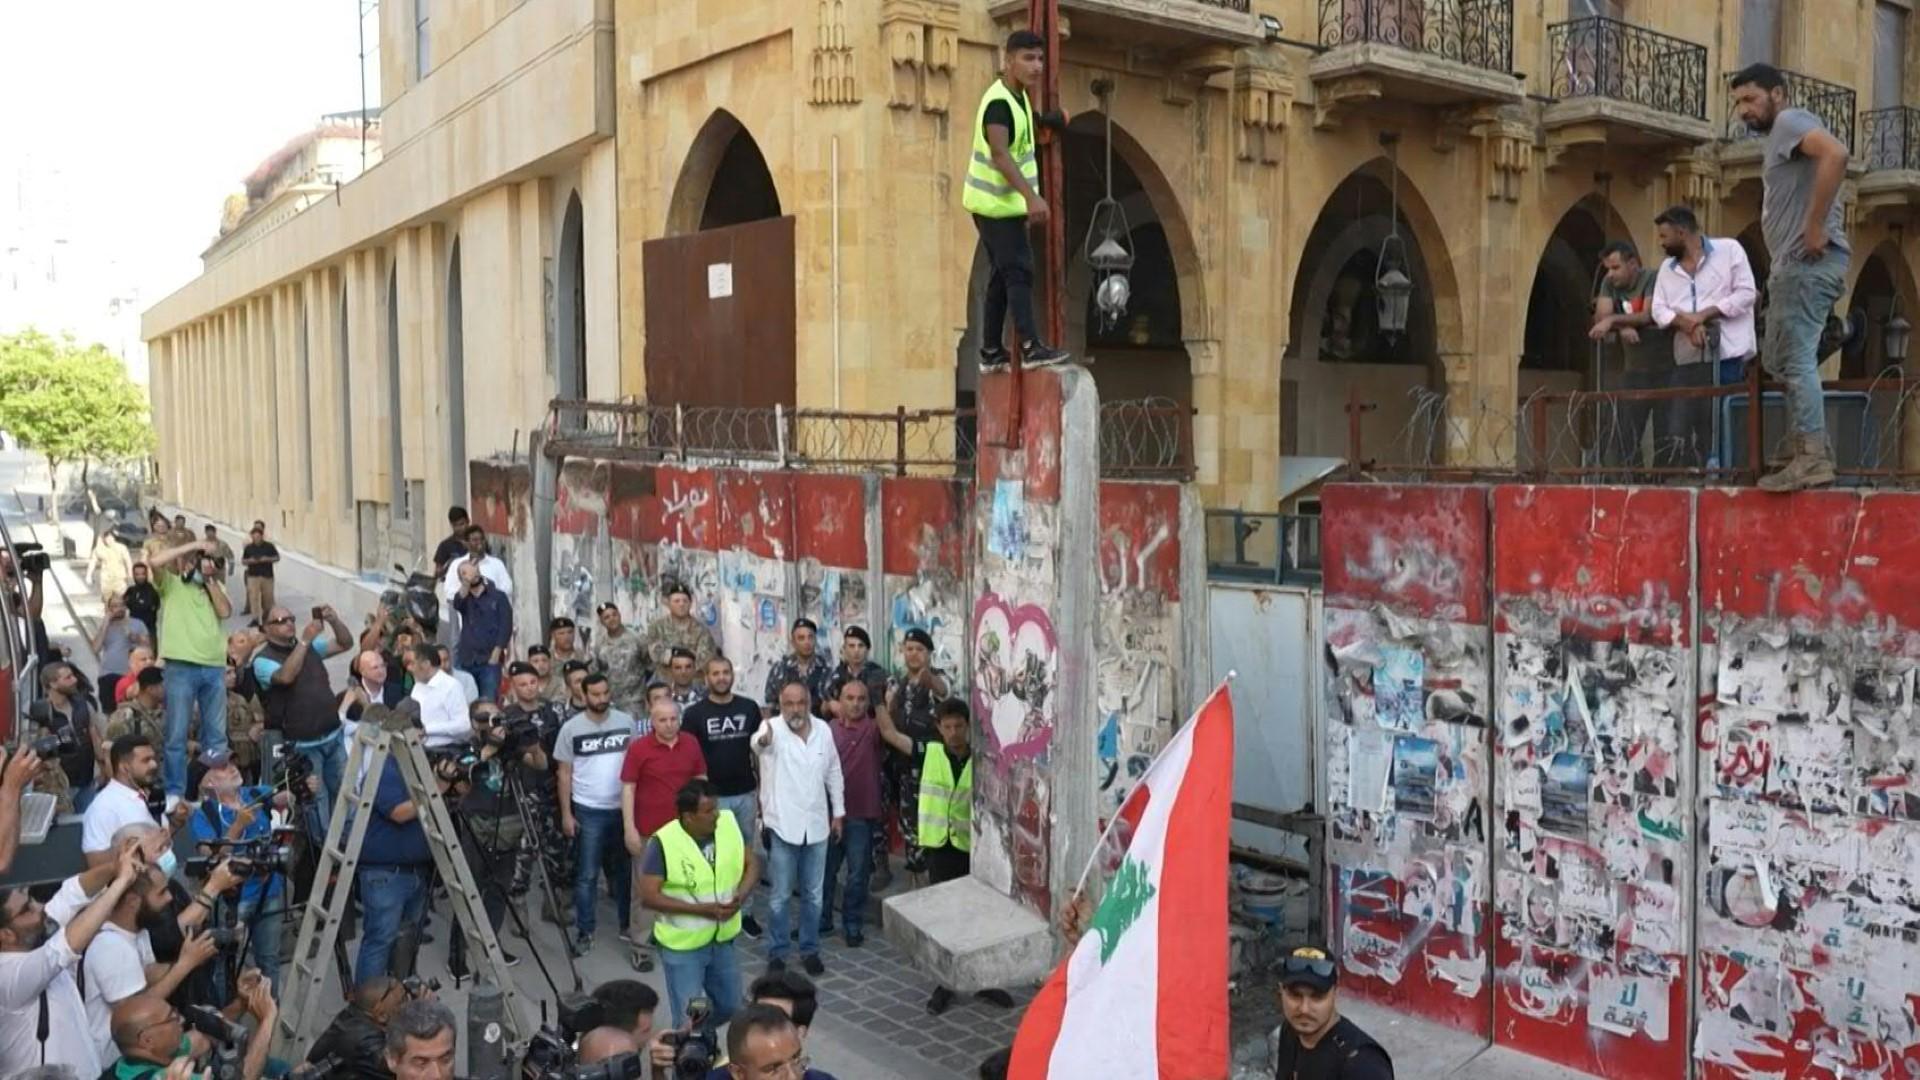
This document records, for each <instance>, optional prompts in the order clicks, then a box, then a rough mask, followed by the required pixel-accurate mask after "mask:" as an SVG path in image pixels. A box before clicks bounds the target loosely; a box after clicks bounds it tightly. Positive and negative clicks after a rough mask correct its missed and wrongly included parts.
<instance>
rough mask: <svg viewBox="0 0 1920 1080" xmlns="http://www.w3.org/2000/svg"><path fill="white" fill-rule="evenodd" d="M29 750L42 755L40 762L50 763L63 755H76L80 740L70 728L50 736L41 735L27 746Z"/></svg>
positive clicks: (62, 729) (59, 730)
mask: <svg viewBox="0 0 1920 1080" xmlns="http://www.w3.org/2000/svg"><path fill="white" fill-rule="evenodd" d="M27 746H28V748H29V749H31V750H32V751H33V752H34V753H36V754H38V755H40V760H42V761H48V760H51V759H53V758H56V757H59V756H61V755H63V754H71V753H75V752H77V751H78V750H79V749H80V739H79V738H78V737H77V736H75V735H74V733H73V731H72V730H71V729H69V728H59V729H58V730H55V731H52V732H50V733H49V734H46V735H41V736H39V737H38V738H36V739H34V740H33V741H32V742H30V743H28V744H27Z"/></svg>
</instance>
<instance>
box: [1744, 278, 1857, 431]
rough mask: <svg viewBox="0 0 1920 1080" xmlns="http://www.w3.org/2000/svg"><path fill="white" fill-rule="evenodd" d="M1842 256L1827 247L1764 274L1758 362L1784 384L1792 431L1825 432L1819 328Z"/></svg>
mask: <svg viewBox="0 0 1920 1080" xmlns="http://www.w3.org/2000/svg"><path fill="white" fill-rule="evenodd" d="M1846 280H1847V257H1846V256H1844V255H1841V254H1838V253H1837V252H1835V251H1833V250H1832V249H1831V248H1829V249H1828V251H1827V254H1826V257H1825V258H1822V259H1820V260H1819V261H1817V262H1801V261H1799V260H1796V259H1792V258H1788V259H1785V260H1782V261H1781V262H1780V263H1779V264H1778V265H1776V266H1775V267H1774V268H1773V273H1772V275H1771V276H1769V277H1768V278H1767V340H1766V343H1765V344H1764V345H1763V346H1761V349H1760V360H1761V362H1762V363H1763V364H1764V365H1765V367H1766V369H1767V373H1768V374H1770V375H1772V376H1773V377H1774V378H1776V379H1779V380H1780V381H1781V382H1782V383H1784V384H1785V385H1786V388H1787V420H1788V422H1789V424H1790V425H1791V426H1792V428H1793V433H1794V434H1795V435H1825V434H1826V431H1827V406H1826V398H1825V395H1824V394H1823V393H1822V392H1821V389H1820V358H1819V357H1818V356H1815V355H1814V353H1815V352H1817V351H1818V350H1819V347H1820V331H1821V330H1822V329H1823V328H1824V327H1825V326H1826V325H1827V316H1828V315H1829V314H1831V313H1832V311H1833V305H1834V304H1835V303H1837V302H1839V300H1840V293H1841V291H1842V290H1843V289H1845V288H1846Z"/></svg>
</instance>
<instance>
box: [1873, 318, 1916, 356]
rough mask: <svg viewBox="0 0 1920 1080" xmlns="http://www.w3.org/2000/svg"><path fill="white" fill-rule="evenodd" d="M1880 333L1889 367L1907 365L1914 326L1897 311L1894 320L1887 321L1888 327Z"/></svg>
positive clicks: (1881, 343)
mask: <svg viewBox="0 0 1920 1080" xmlns="http://www.w3.org/2000/svg"><path fill="white" fill-rule="evenodd" d="M1880 333H1881V340H1880V345H1881V348H1882V349H1884V350H1885V351H1886V354H1887V355H1886V361H1887V364H1888V366H1893V365H1897V364H1905V363H1906V362H1907V346H1908V345H1909V344H1911V343H1912V340H1913V324H1912V323H1910V322H1908V321H1907V317H1906V316H1904V315H1902V314H1900V313H1899V312H1897V311H1896V312H1894V313H1893V318H1891V319H1888V320H1887V325H1886V327H1885V328H1884V329H1883V330H1882V331H1881V332H1880Z"/></svg>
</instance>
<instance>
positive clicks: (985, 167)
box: [960, 30, 1067, 371]
mask: <svg viewBox="0 0 1920 1080" xmlns="http://www.w3.org/2000/svg"><path fill="white" fill-rule="evenodd" d="M1046 68H1047V49H1046V42H1045V41H1042V40H1041V38H1040V35H1039V34H1036V33H1034V32H1033V31H1031V30H1016V31H1014V32H1013V34H1012V35H1011V36H1009V37H1008V38H1007V53H1006V63H1005V65H1004V66H1003V68H1002V69H1001V72H1000V77H999V78H997V79H995V80H993V82H992V83H991V84H990V85H989V86H988V87H987V92H986V93H984V94H982V95H980V108H979V110H978V111H977V112H976V113H975V115H974V118H973V154H972V156H971V157H970V158H969V159H968V161H967V182H966V183H965V185H963V186H962V187H961V195H960V205H962V206H964V207H966V208H967V213H969V214H972V215H973V224H974V227H975V228H976V229H978V230H979V231H980V243H981V244H982V245H984V246H985V247H986V249H987V258H988V260H989V262H990V263H991V264H992V266H993V275H992V276H991V277H989V278H988V279H987V299H986V304H985V307H984V311H983V314H984V315H985V324H984V325H983V326H982V327H981V330H980V370H982V371H991V370H993V369H995V368H998V367H1003V366H1005V365H1006V363H1007V348H1006V346H1005V345H1004V344H1003V343H1002V340H1003V338H1002V335H1004V334H1005V333H1006V321H1007V309H1008V307H1009V306H1011V307H1012V309H1013V328H1014V330H1015V332H1017V333H1018V334H1019V336H1020V362H1021V363H1022V364H1026V365H1029V366H1038V365H1043V364H1057V363H1060V362H1061V361H1063V360H1065V359H1066V358H1067V353H1066V352H1065V351H1064V350H1061V349H1056V348H1053V347H1052V346H1050V345H1048V344H1047V343H1046V342H1044V341H1042V340H1040V325H1039V323H1037V322H1035V321H1034V315H1033V245H1032V244H1031V243H1029V242H1028V240H1027V228H1028V226H1032V225H1045V224H1046V223H1047V215H1048V208H1047V201H1046V200H1045V199H1042V198H1041V197H1040V159H1039V157H1038V156H1037V155H1036V153H1035V145H1034V131H1033V125H1034V112H1033V100H1032V95H1033V94H1035V93H1038V92H1039V89H1040V77H1041V75H1043V74H1044V73H1045V72H1046ZM1041 122H1042V123H1047V124H1049V125H1055V124H1060V123H1061V121H1060V120H1059V118H1058V117H1057V116H1044V117H1042V118H1041Z"/></svg>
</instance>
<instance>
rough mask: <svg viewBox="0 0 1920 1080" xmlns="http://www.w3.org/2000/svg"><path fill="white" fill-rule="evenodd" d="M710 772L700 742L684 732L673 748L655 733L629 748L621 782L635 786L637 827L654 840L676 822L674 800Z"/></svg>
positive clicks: (647, 735) (648, 734) (621, 774)
mask: <svg viewBox="0 0 1920 1080" xmlns="http://www.w3.org/2000/svg"><path fill="white" fill-rule="evenodd" d="M706 772H707V758H706V755H704V754H702V753H701V752H700V742H699V740H698V739H695V738H694V737H693V736H691V735H688V734H686V733H685V732H682V733H681V734H680V737H679V738H678V739H675V740H674V743H673V745H672V746H668V745H667V744H665V743H663V742H661V741H660V739H659V738H658V737H657V736H655V735H654V734H653V733H652V732H651V731H649V732H647V733H646V734H645V735H642V736H640V737H638V738H636V739H634V740H633V741H632V742H630V743H628V744H627V760H626V761H625V762H624V763H623V764H622V765H621V766H620V782H621V783H623V784H632V785H633V825H634V828H637V829H639V830H640V835H641V836H652V835H653V834H654V833H656V832H659V831H660V829H661V827H662V826H664V825H666V823H667V822H669V821H672V820H673V819H674V810H673V798H674V796H676V795H678V794H680V789H681V788H682V787H684V786H686V783H687V781H689V780H691V779H693V778H694V777H696V776H704V775H706Z"/></svg>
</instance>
